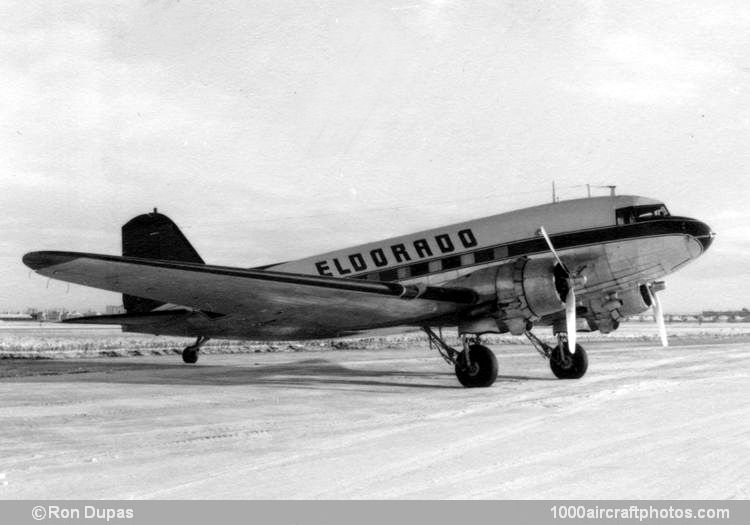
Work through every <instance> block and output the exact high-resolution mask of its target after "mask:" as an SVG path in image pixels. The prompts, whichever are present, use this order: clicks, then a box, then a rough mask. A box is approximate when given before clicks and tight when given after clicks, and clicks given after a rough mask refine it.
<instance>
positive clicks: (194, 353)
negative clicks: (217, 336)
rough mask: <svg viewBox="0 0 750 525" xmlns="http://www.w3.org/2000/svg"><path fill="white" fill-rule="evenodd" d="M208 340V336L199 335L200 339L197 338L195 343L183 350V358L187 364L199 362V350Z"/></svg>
mask: <svg viewBox="0 0 750 525" xmlns="http://www.w3.org/2000/svg"><path fill="white" fill-rule="evenodd" d="M207 341H208V337H204V336H202V335H201V336H198V339H196V340H195V343H193V344H192V345H190V346H186V347H185V349H184V350H183V351H182V360H183V361H185V362H186V363H187V364H189V365H192V364H195V363H197V362H198V352H199V351H200V349H201V346H203V345H204V344H206V342H207Z"/></svg>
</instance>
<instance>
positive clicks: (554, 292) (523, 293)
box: [495, 257, 568, 335]
mask: <svg viewBox="0 0 750 525" xmlns="http://www.w3.org/2000/svg"><path fill="white" fill-rule="evenodd" d="M495 289H496V291H497V305H498V309H499V314H500V317H499V319H498V324H500V323H502V324H503V325H504V326H505V327H506V328H507V329H508V330H509V331H510V332H511V333H512V334H514V335H520V334H522V333H523V332H524V331H525V330H526V329H527V328H528V326H527V325H528V323H529V322H530V321H536V320H537V319H540V318H541V317H542V316H545V315H548V314H552V313H555V312H559V311H560V310H562V309H563V308H565V303H564V301H565V296H566V295H567V294H568V280H567V276H566V275H565V270H563V269H562V267H560V265H558V264H555V262H554V261H552V260H550V259H546V258H540V259H529V258H526V257H522V258H520V259H517V260H516V261H515V262H513V263H511V264H505V265H503V266H500V268H499V269H498V272H497V275H496V278H495Z"/></svg>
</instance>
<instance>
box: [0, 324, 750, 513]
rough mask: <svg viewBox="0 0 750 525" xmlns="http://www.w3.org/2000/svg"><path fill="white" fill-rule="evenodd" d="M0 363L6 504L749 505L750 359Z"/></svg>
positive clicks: (644, 345)
mask: <svg viewBox="0 0 750 525" xmlns="http://www.w3.org/2000/svg"><path fill="white" fill-rule="evenodd" d="M492 346H493V349H494V350H495V351H496V354H497V356H498V361H499V368H500V377H499V378H498V381H497V382H496V383H495V385H494V386H493V387H491V388H488V389H465V388H462V387H460V386H459V385H458V382H457V380H456V379H455V376H454V375H453V373H452V370H451V369H450V368H449V367H448V365H447V364H445V363H444V362H443V361H442V360H441V359H440V358H439V357H437V356H436V354H435V353H434V352H431V351H429V350H428V349H427V348H425V347H424V346H418V345H415V346H414V347H412V348H404V349H383V350H377V351H376V350H325V351H318V352H313V353H305V352H288V353H251V354H232V355H204V356H202V358H201V360H200V361H199V364H198V365H193V366H190V365H184V364H182V363H181V362H180V360H179V357H178V356H176V355H166V356H144V357H104V358H89V359H87V358H68V359H58V360H28V359H4V360H0V399H2V405H1V406H0V420H1V421H2V426H1V427H0V443H1V445H0V447H1V448H2V451H3V452H2V459H0V461H1V462H2V463H1V464H0V470H1V471H2V474H0V483H2V486H0V498H6V499H9V498H13V499H15V498H40V497H44V498H114V499H119V498H295V499H307V498H334V499H349V498H429V499H431V498H438V499H442V498H523V499H526V498H566V499H567V498H576V499H577V498H586V499H588V498H699V499H704V498H706V499H713V498H717V499H724V498H745V499H746V498H749V497H750V476H749V475H748V472H750V439H749V438H750V404H749V403H748V402H747V399H748V396H749V395H750V381H749V380H748V379H750V352H748V351H747V347H746V344H745V343H743V342H741V341H737V340H731V339H730V340H717V342H707V341H703V342H702V343H700V344H694V343H693V344H686V343H684V342H678V343H677V344H674V345H673V346H672V347H670V348H666V349H663V348H661V347H657V346H654V343H651V342H630V343H622V342H589V343H587V348H588V350H589V359H590V365H589V371H588V373H587V375H586V376H585V377H584V378H583V379H580V380H568V381H563V380H557V379H555V378H554V377H553V376H552V373H551V372H550V370H549V368H548V364H547V362H546V361H545V360H544V359H542V358H541V357H540V356H539V355H538V354H536V353H534V352H533V350H531V349H530V348H529V347H527V346H521V345H508V344H495V345H492Z"/></svg>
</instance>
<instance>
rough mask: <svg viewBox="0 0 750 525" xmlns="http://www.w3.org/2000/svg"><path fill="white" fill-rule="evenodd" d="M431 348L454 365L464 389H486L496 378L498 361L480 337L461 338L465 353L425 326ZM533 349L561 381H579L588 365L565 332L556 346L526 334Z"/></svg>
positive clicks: (577, 347)
mask: <svg viewBox="0 0 750 525" xmlns="http://www.w3.org/2000/svg"><path fill="white" fill-rule="evenodd" d="M422 330H424V332H425V333H426V334H427V337H428V338H429V341H430V346H435V347H436V348H437V350H438V352H439V353H440V355H441V356H442V358H443V359H445V361H446V362H447V363H449V364H451V365H453V366H454V368H455V370H456V377H457V378H458V382H459V383H461V384H462V385H463V386H465V387H470V388H473V387H487V386H490V385H492V383H494V382H495V379H497V359H496V358H495V354H493V353H492V350H490V349H489V348H487V347H486V346H484V345H482V344H481V342H480V340H479V337H478V336H474V337H472V336H468V335H464V336H462V337H461V341H462V343H463V350H462V351H459V350H456V349H455V348H453V347H451V346H449V345H448V344H447V343H446V342H445V341H444V340H443V338H442V334H440V335H438V334H436V333H435V332H434V331H433V330H432V329H431V328H429V327H426V326H423V327H422ZM525 334H526V337H528V339H529V341H531V344H532V345H533V346H534V348H535V349H536V350H537V351H538V352H539V353H540V354H541V355H542V356H543V357H545V358H547V359H549V366H550V368H551V369H552V373H553V374H555V377H557V378H558V379H580V378H581V377H583V375H584V374H585V373H586V369H587V368H588V366H589V360H588V356H587V355H586V351H585V350H584V349H583V347H581V345H578V344H577V345H576V348H575V352H571V351H570V349H569V348H568V338H567V337H566V335H565V334H564V333H559V334H557V346H554V347H553V346H550V345H548V344H547V343H545V342H544V341H542V340H541V339H539V338H538V337H537V336H535V335H534V334H533V333H531V331H529V330H527V331H526V332H525Z"/></svg>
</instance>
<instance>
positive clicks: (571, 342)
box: [539, 226, 577, 354]
mask: <svg viewBox="0 0 750 525" xmlns="http://www.w3.org/2000/svg"><path fill="white" fill-rule="evenodd" d="M539 232H540V233H541V234H542V236H543V237H544V240H545V241H547V246H549V249H550V251H551V252H552V255H554V256H555V259H557V264H559V265H560V268H562V269H563V271H564V272H565V278H566V279H567V281H568V293H567V295H566V296H565V329H566V331H567V336H568V350H569V351H570V353H571V354H574V353H575V352H576V326H577V324H576V323H577V320H576V294H575V292H574V291H573V287H574V285H575V279H574V277H573V274H572V273H571V272H570V270H568V267H567V266H565V263H564V262H562V259H560V256H559V255H558V254H557V251H556V250H555V247H554V246H553V245H552V240H551V239H550V238H549V235H547V230H545V229H544V226H542V227H540V228H539Z"/></svg>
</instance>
